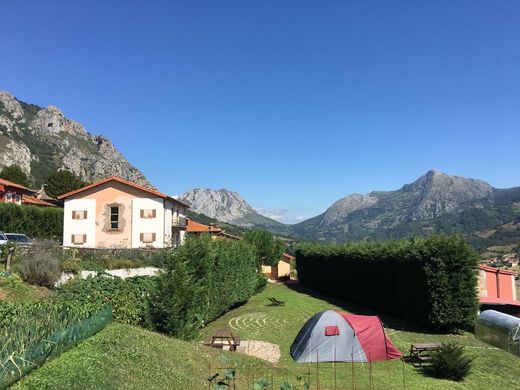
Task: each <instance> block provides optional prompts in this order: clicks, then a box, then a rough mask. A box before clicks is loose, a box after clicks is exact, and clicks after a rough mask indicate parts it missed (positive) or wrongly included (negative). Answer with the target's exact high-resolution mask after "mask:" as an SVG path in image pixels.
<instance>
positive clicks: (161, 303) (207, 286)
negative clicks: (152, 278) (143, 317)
mask: <svg viewBox="0 0 520 390" xmlns="http://www.w3.org/2000/svg"><path fill="white" fill-rule="evenodd" d="M165 268H166V272H165V273H164V274H162V275H161V276H159V281H158V289H157V291H156V293H155V294H154V296H153V297H152V298H151V299H150V302H151V315H152V321H153V323H154V326H155V327H156V329H157V330H159V331H161V332H164V333H167V334H170V335H172V336H176V337H179V338H183V339H191V338H193V337H195V336H196V335H197V332H198V329H199V328H200V327H202V326H204V324H206V323H207V322H209V321H212V320H214V319H216V318H218V317H219V316H221V315H222V314H223V313H225V312H226V311H228V310H229V309H230V308H232V307H233V306H235V305H237V304H239V303H242V302H245V301H247V300H248V299H249V297H251V296H252V295H253V294H254V293H255V290H256V289H257V288H259V287H260V285H261V284H262V281H261V278H263V276H262V275H261V273H260V272H259V271H258V269H257V267H256V252H255V248H254V247H253V246H252V245H249V244H247V243H245V242H243V241H224V240H212V239H211V237H210V236H209V235H202V236H200V237H189V238H188V239H187V240H186V241H185V243H184V244H183V245H182V246H180V247H179V248H178V249H176V250H173V251H169V252H165Z"/></svg>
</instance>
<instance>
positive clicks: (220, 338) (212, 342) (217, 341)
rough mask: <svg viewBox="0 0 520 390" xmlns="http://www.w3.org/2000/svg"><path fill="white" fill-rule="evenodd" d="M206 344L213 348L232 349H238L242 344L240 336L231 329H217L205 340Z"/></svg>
mask: <svg viewBox="0 0 520 390" xmlns="http://www.w3.org/2000/svg"><path fill="white" fill-rule="evenodd" d="M204 345H206V346H208V347H213V348H224V347H229V350H230V351H236V349H237V347H238V346H239V345H240V337H239V336H233V333H231V330H230V329H227V328H225V329H217V330H216V331H215V333H214V334H213V335H212V336H209V337H207V338H206V339H205V340H204Z"/></svg>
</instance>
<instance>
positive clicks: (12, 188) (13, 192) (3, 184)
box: [0, 179, 56, 207]
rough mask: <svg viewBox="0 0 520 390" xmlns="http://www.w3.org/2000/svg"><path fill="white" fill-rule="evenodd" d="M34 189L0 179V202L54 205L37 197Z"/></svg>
mask: <svg viewBox="0 0 520 390" xmlns="http://www.w3.org/2000/svg"><path fill="white" fill-rule="evenodd" d="M37 192H38V191H36V190H31V189H30V188H27V187H25V186H22V185H20V184H16V183H13V182H12V181H9V180H6V179H0V202H1V203H12V204H17V205H22V204H25V205H31V206H40V207H55V206H56V205H55V204H53V203H50V202H47V201H46V200H44V199H40V198H38V197H37Z"/></svg>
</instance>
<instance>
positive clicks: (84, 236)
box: [82, 234, 87, 244]
mask: <svg viewBox="0 0 520 390" xmlns="http://www.w3.org/2000/svg"><path fill="white" fill-rule="evenodd" d="M86 242H87V235H86V234H84V235H83V242H82V244H84V243H86Z"/></svg>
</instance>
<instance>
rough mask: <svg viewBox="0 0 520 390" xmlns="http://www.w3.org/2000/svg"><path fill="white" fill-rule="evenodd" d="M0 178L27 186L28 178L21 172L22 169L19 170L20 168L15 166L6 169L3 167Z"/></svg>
mask: <svg viewBox="0 0 520 390" xmlns="http://www.w3.org/2000/svg"><path fill="white" fill-rule="evenodd" d="M0 177H1V178H2V179H6V180H9V181H12V182H13V183H16V184H20V185H22V186H25V187H28V186H29V178H28V177H27V175H26V174H25V172H24V171H22V168H20V166H19V165H16V164H13V165H10V166H8V167H3V168H2V171H1V172H0Z"/></svg>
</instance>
